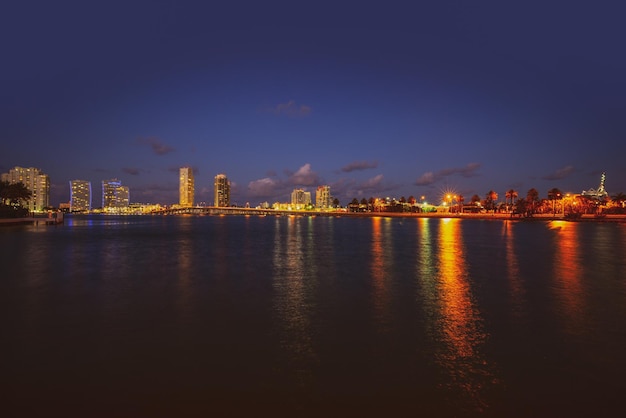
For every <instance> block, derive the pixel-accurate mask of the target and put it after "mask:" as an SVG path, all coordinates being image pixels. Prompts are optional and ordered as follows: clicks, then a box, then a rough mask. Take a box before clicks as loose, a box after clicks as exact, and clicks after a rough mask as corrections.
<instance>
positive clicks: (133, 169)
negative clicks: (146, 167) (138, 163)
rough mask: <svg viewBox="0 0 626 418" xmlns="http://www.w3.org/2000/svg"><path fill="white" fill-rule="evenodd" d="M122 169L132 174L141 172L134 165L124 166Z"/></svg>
mask: <svg viewBox="0 0 626 418" xmlns="http://www.w3.org/2000/svg"><path fill="white" fill-rule="evenodd" d="M122 171H123V172H124V173H126V174H130V175H131V176H138V175H139V173H140V172H141V170H140V169H138V168H134V167H124V168H122Z"/></svg>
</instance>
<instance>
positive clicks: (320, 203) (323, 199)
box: [315, 185, 332, 209]
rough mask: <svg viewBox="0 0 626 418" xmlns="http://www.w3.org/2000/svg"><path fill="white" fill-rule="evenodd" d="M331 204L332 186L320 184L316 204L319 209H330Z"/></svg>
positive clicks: (316, 192)
mask: <svg viewBox="0 0 626 418" xmlns="http://www.w3.org/2000/svg"><path fill="white" fill-rule="evenodd" d="M331 204H332V201H331V196H330V186H327V185H324V186H318V187H317V190H316V191H315V206H316V207H317V208H318V209H328V208H329V207H331Z"/></svg>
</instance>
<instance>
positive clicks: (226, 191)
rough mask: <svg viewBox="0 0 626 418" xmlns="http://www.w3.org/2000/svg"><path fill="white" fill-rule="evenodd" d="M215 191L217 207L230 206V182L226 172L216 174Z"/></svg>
mask: <svg viewBox="0 0 626 418" xmlns="http://www.w3.org/2000/svg"><path fill="white" fill-rule="evenodd" d="M213 192H214V195H215V206H216V207H227V206H230V182H229V181H228V177H226V174H218V175H217V176H215V183H214V184H213Z"/></svg>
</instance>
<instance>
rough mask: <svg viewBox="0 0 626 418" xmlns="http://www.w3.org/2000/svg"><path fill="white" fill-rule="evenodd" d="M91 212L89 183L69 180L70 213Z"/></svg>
mask: <svg viewBox="0 0 626 418" xmlns="http://www.w3.org/2000/svg"><path fill="white" fill-rule="evenodd" d="M90 210H91V182H90V181H86V180H70V212H88V211H90Z"/></svg>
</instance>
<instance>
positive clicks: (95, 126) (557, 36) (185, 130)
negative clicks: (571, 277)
mask: <svg viewBox="0 0 626 418" xmlns="http://www.w3.org/2000/svg"><path fill="white" fill-rule="evenodd" d="M12 3H13V4H10V5H8V6H7V5H4V6H2V10H1V12H0V45H1V47H2V48H1V54H2V60H1V64H0V76H1V80H2V93H1V94H0V137H1V141H0V169H1V170H2V171H7V170H8V169H9V168H10V167H13V166H16V165H20V166H35V167H39V168H41V169H42V170H43V171H44V172H46V173H48V174H49V175H50V178H51V182H52V204H54V205H57V204H58V203H60V202H63V201H68V200H69V187H68V181H69V180H71V179H87V180H91V181H92V182H93V186H94V189H96V190H95V193H94V203H95V204H96V206H97V203H99V201H100V191H99V190H98V188H99V186H100V182H101V180H103V179H108V178H113V177H116V178H118V179H120V180H121V181H122V182H123V184H125V185H128V186H130V188H131V201H133V202H159V203H175V202H177V200H178V174H177V172H178V171H177V169H178V167H180V166H183V165H191V166H193V167H195V168H196V169H197V174H196V200H197V201H201V200H205V201H209V202H210V201H212V199H213V192H212V182H213V177H214V176H215V175H216V174H217V173H226V174H227V175H228V177H229V178H230V179H231V181H232V182H233V193H232V200H233V201H234V202H236V203H238V204H244V203H245V202H250V203H251V204H253V205H256V204H258V203H259V202H262V201H265V200H267V201H270V202H273V201H276V200H279V201H287V200H288V199H289V193H290V192H291V190H292V189H293V188H295V187H304V188H305V189H308V190H310V191H313V190H314V188H315V187H316V186H317V185H319V184H330V185H331V191H332V193H333V195H335V196H336V197H338V198H339V199H340V201H341V203H342V204H347V203H348V202H349V201H350V200H351V199H352V198H353V197H357V198H359V199H360V198H362V197H365V198H369V197H370V196H374V197H376V196H394V197H400V196H405V197H408V196H410V195H414V196H421V195H426V196H427V198H428V199H429V200H431V201H434V200H435V199H436V198H437V197H438V196H439V195H440V194H441V191H442V190H444V189H447V188H450V189H455V190H456V191H458V192H459V193H463V194H464V195H465V196H466V197H470V196H471V195H473V194H478V195H480V196H481V197H484V195H485V194H486V193H487V192H488V191H489V190H490V189H493V190H495V191H497V192H498V193H500V194H501V196H502V197H503V195H504V192H505V191H506V190H508V189H510V188H514V189H516V190H519V191H520V194H521V195H525V194H526V191H527V190H528V189H529V188H531V187H535V188H536V189H538V190H539V192H540V195H541V196H542V197H545V196H546V195H547V191H548V190H549V189H550V188H552V187H558V188H560V189H561V190H563V191H564V192H574V193H579V192H580V191H582V190H583V189H589V188H591V187H593V188H596V187H597V186H598V183H599V178H600V173H601V172H602V171H606V173H607V183H606V187H607V190H608V191H609V193H611V194H614V193H617V192H626V164H625V161H626V155H625V151H626V79H625V76H626V54H624V42H625V40H626V25H624V23H623V18H624V15H625V12H626V6H622V5H621V4H620V2H573V1H558V2H554V1H553V2H550V1H544V2H536V3H535V2H516V3H515V4H511V2H502V1H499V2H493V1H480V2H467V1H437V2H435V1H429V2H376V3H374V4H367V2H329V3H324V2H321V3H318V2H307V3H302V2H282V3H275V2H256V1H255V2H234V1H233V2H223V3H227V4H222V5H216V4H214V3H216V2H206V1H203V2H183V1H171V2H157V1H150V2H137V1H134V2H133V1H125V2H114V1H113V2H98V3H95V2H84V1H80V2H65V1H58V2H50V1H32V2H12ZM337 3H342V4H337Z"/></svg>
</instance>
